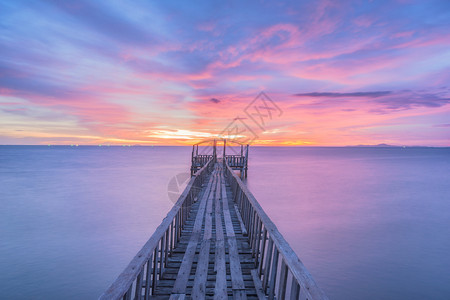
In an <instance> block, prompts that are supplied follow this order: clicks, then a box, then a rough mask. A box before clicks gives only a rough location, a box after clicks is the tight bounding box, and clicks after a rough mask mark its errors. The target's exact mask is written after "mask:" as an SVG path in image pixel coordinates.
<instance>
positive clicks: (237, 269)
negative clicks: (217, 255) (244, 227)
mask: <svg viewBox="0 0 450 300" xmlns="http://www.w3.org/2000/svg"><path fill="white" fill-rule="evenodd" d="M222 204H223V217H224V220H225V229H226V232H227V241H228V256H229V259H230V273H231V287H232V290H233V297H234V298H235V299H246V298H247V297H246V294H245V284H244V279H243V278H242V269H241V262H240V260H239V252H238V248H237V243H236V236H235V234H234V229H233V224H232V221H231V216H230V211H229V206H228V197H227V196H226V190H225V182H222Z"/></svg>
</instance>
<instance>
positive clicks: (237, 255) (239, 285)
mask: <svg viewBox="0 0 450 300" xmlns="http://www.w3.org/2000/svg"><path fill="white" fill-rule="evenodd" d="M252 269H255V260H254V258H253V257H252V251H251V248H250V244H249V241H248V238H247V236H246V230H245V226H244V225H243V223H242V219H241V216H240V214H239V211H238V210H237V207H236V206H235V204H234V201H233V199H232V193H231V189H230V186H229V185H227V184H226V181H225V178H224V172H223V167H222V165H221V164H219V163H216V164H215V166H214V171H213V172H212V173H211V174H210V175H209V178H208V180H207V181H206V182H205V184H204V186H203V188H202V191H201V192H200V193H199V195H198V197H197V201H196V202H195V203H194V204H193V206H192V208H191V212H190V215H189V218H188V219H187V222H186V225H185V227H184V229H183V231H182V233H181V239H180V242H179V243H178V245H177V246H176V247H175V249H174V251H173V252H172V255H171V257H168V259H167V263H166V268H165V269H164V272H163V274H162V277H161V279H160V280H159V282H158V285H157V287H156V290H155V293H154V295H153V297H152V299H169V298H170V299H258V292H259V291H260V289H258V292H257V288H255V283H254V281H253V277H252V272H251V270H252ZM255 280H256V282H257V283H256V286H258V279H255ZM259 293H260V296H262V294H261V293H262V292H259Z"/></svg>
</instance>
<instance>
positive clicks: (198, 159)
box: [192, 154, 213, 167]
mask: <svg viewBox="0 0 450 300" xmlns="http://www.w3.org/2000/svg"><path fill="white" fill-rule="evenodd" d="M212 158H213V155H200V154H199V155H197V156H194V157H193V158H192V164H193V165H194V166H197V167H198V166H204V165H205V164H206V163H207V162H208V161H210V160H211V159H212Z"/></svg>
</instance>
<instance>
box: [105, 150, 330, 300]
mask: <svg viewBox="0 0 450 300" xmlns="http://www.w3.org/2000/svg"><path fill="white" fill-rule="evenodd" d="M225 148H226V142H225V141H224V151H223V156H222V157H221V158H218V157H217V151H216V150H217V149H216V142H215V141H214V145H213V148H212V153H210V154H198V145H197V148H195V146H194V149H193V152H192V153H193V154H192V163H193V164H194V163H195V166H192V167H191V171H192V170H196V171H195V172H194V173H193V174H192V178H191V180H190V181H189V183H188V185H187V187H186V189H185V190H184V192H183V193H182V194H181V196H180V198H179V199H178V201H177V202H176V203H175V205H174V207H173V208H172V209H171V211H170V212H169V213H168V214H167V216H166V218H164V220H163V221H162V223H161V224H160V225H159V227H158V228H157V229H156V231H155V233H154V234H153V235H152V236H151V238H150V239H149V240H148V241H147V243H146V244H145V245H144V247H143V248H142V249H141V250H140V251H139V252H138V254H137V255H136V256H135V257H134V258H133V260H132V261H131V262H130V264H129V265H128V267H127V268H126V269H125V270H124V271H123V272H122V273H121V274H120V275H119V277H118V278H117V279H116V281H115V282H114V283H113V284H112V285H111V286H110V287H109V288H108V289H107V290H106V292H105V293H104V294H103V295H102V296H101V297H100V299H139V300H140V299H328V298H327V297H326V295H325V294H324V292H323V291H322V290H321V289H320V288H318V287H317V285H316V283H315V282H314V280H313V278H312V277H311V275H310V274H309V272H308V271H307V270H306V268H305V267H304V265H303V264H302V262H301V261H300V260H299V259H298V257H297V255H296V254H295V252H294V251H293V250H292V249H291V247H290V246H289V244H288V243H287V242H286V240H285V239H284V238H283V236H282V235H281V234H280V232H279V231H278V229H277V228H276V226H275V225H274V224H273V222H272V221H271V220H270V218H269V217H268V216H267V214H266V213H265V212H264V211H263V209H262V208H261V206H260V205H259V203H258V202H257V201H256V199H255V197H254V196H253V195H252V194H251V193H250V191H249V190H248V189H247V187H246V185H245V183H243V182H242V180H241V178H240V177H245V176H246V173H247V162H248V146H246V151H245V153H244V151H243V147H242V148H241V155H236V154H231V155H227V154H226V151H225ZM205 157H206V158H205ZM233 163H234V167H232V166H230V165H232V164H233ZM236 169H237V170H239V171H240V176H238V175H237V174H236V173H235V170H236Z"/></svg>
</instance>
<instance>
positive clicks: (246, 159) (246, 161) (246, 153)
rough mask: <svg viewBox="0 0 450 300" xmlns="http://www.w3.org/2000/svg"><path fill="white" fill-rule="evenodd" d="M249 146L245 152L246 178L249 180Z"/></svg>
mask: <svg viewBox="0 0 450 300" xmlns="http://www.w3.org/2000/svg"><path fill="white" fill-rule="evenodd" d="M248 146H249V145H247V147H246V150H245V178H247V170H248Z"/></svg>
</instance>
